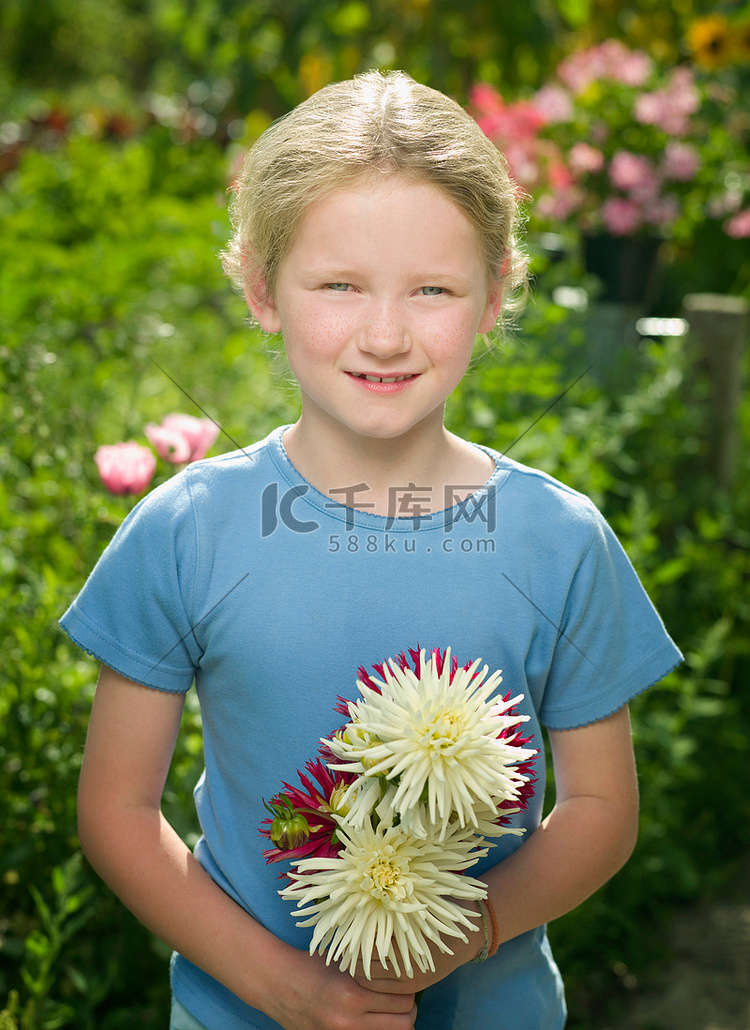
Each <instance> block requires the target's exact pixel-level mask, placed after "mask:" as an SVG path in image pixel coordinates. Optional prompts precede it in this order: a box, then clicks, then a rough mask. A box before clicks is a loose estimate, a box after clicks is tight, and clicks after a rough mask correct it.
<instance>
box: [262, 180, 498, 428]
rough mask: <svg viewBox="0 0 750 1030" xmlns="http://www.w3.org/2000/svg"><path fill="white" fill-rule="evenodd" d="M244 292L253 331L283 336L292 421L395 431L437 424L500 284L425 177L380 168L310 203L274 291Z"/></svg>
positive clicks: (491, 313) (463, 223)
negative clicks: (295, 415)
mask: <svg viewBox="0 0 750 1030" xmlns="http://www.w3.org/2000/svg"><path fill="white" fill-rule="evenodd" d="M248 300H249V302H250V305H251V308H252V310H253V312H254V314H255V315H256V317H257V318H258V321H259V323H260V325H261V327H262V328H263V329H265V330H266V331H268V332H274V333H276V332H281V333H282V334H283V337H284V344H285V346H286V351H287V355H288V358H289V363H290V365H291V368H292V371H293V372H294V375H295V377H296V379H297V381H298V383H299V386H300V389H301V391H302V414H301V418H300V427H304V429H305V430H306V431H307V432H310V431H312V432H315V431H317V430H323V431H325V433H327V438H328V439H330V432H331V431H332V430H333V431H334V433H336V434H344V436H343V438H345V439H349V440H356V439H357V438H359V439H361V438H368V439H372V438H377V439H383V440H386V439H390V440H394V439H397V438H400V437H402V436H404V435H406V434H410V433H414V432H415V431H417V429H419V430H420V431H423V430H424V429H425V428H427V429H429V428H430V427H432V426H434V427H435V428H438V429H439V430H441V431H442V420H443V408H444V404H445V400H446V398H447V397H448V395H449V394H450V392H451V391H452V390H453V389H454V387H455V386H456V385H457V384H458V383H459V381H460V380H461V378H462V376H463V375H464V372H465V371H466V367H467V365H468V363H469V360H470V358H471V354H472V350H473V347H474V342H475V338H476V334H477V333H478V332H479V333H481V332H489V330H490V329H491V328H492V327H493V326H494V324H495V321H496V319H497V315H498V312H499V309H500V301H501V289H500V284H499V283H495V284H489V285H488V281H487V272H486V268H485V264H484V261H483V258H482V255H481V252H480V248H479V243H478V240H477V235H476V231H475V229H474V227H473V226H472V225H471V223H470V222H469V220H468V219H467V218H466V216H465V215H464V214H463V212H462V211H461V210H460V209H459V208H458V207H457V206H456V205H455V204H454V203H453V202H452V201H451V200H449V199H448V198H447V197H446V195H445V194H443V193H442V192H441V191H440V190H438V189H437V188H436V187H434V186H432V185H429V184H427V183H424V182H418V183H414V182H409V181H407V180H405V179H402V178H399V177H397V176H391V177H386V178H383V179H380V178H372V179H367V180H364V181H363V182H362V183H361V184H360V185H356V186H354V187H351V188H347V189H344V190H340V191H338V192H335V193H333V194H331V195H329V196H327V197H325V198H324V199H322V200H320V201H318V202H316V203H315V204H313V205H311V207H310V208H308V210H307V212H306V214H305V217H304V219H303V220H302V224H301V226H300V230H299V233H298V235H297V237H296V239H295V242H294V244H293V245H292V247H291V250H290V251H289V253H288V254H287V256H286V258H285V259H284V261H283V262H282V264H281V267H280V269H279V274H278V276H277V280H276V286H275V289H274V292H273V295H272V296H268V297H265V298H258V297H255V298H254V297H252V296H249V297H248ZM322 438H323V437H321V439H322Z"/></svg>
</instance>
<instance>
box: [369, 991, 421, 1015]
mask: <svg viewBox="0 0 750 1030" xmlns="http://www.w3.org/2000/svg"><path fill="white" fill-rule="evenodd" d="M370 995H371V996H370V997H369V998H368V1000H367V1008H368V1010H369V1011H370V1012H391V1013H395V1014H396V1015H401V1014H402V1013H403V1014H408V1013H411V1014H412V1015H413V1017H414V1018H416V1014H417V1004H416V1000H415V997H414V992H413V991H412V992H411V993H409V994H405V993H403V992H394V993H390V994H387V993H385V992H382V993H381V992H378V991H371V992H370ZM414 1018H413V1019H412V1022H413V1021H414Z"/></svg>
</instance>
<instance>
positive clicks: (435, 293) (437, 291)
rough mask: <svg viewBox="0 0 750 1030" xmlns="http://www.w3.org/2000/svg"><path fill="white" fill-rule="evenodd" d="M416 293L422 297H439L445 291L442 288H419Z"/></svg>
mask: <svg viewBox="0 0 750 1030" xmlns="http://www.w3.org/2000/svg"><path fill="white" fill-rule="evenodd" d="M417 292H418V293H421V294H422V296H423V297H440V296H441V295H442V294H443V293H445V292H446V291H445V290H444V289H443V287H442V286H420V288H419V290H418V291H417Z"/></svg>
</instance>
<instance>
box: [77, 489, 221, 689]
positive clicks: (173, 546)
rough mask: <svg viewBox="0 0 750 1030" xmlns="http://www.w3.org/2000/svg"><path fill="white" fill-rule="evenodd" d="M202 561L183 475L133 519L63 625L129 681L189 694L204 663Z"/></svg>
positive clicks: (101, 561)
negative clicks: (199, 597)
mask: <svg viewBox="0 0 750 1030" xmlns="http://www.w3.org/2000/svg"><path fill="white" fill-rule="evenodd" d="M195 560H196V530H195V518H194V515H193V511H192V505H191V501H190V494H189V490H188V485H187V480H186V477H185V476H184V475H178V476H175V477H174V478H173V479H171V480H169V481H168V482H167V483H165V484H164V485H163V486H161V487H158V488H157V489H156V490H154V491H152V492H151V493H150V494H149V495H148V496H147V497H145V498H144V499H143V500H142V501H140V502H139V503H138V504H137V505H136V507H135V508H134V509H133V510H132V511H131V512H130V514H129V515H128V517H127V518H126V519H125V521H124V522H123V524H122V525H121V526H120V528H119V529H118V530H117V532H116V534H115V536H114V538H113V540H112V542H111V543H110V544H109V546H108V547H107V548H106V550H105V551H104V553H103V554H102V556H101V558H100V559H99V561H98V563H97V565H96V567H95V568H94V570H93V572H92V573H91V575H90V576H89V578H88V580H87V581H86V584H85V586H84V588H83V590H82V591H81V593H80V594H79V595H78V597H77V598H76V600H75V601H74V602H73V604H72V605H71V606H70V608H69V609H68V611H67V612H66V613H65V615H64V616H63V617H62V619H61V620H60V625H61V626H62V628H63V629H64V630H65V632H66V633H67V634H68V636H69V637H70V638H71V639H72V640H73V641H74V642H75V643H76V644H78V645H79V646H80V647H82V648H83V649H84V650H85V651H88V652H89V654H92V655H94V656H95V657H96V658H98V659H99V660H100V661H101V662H104V664H105V665H108V666H110V667H111V668H112V669H114V670H115V671H116V672H119V673H120V674H121V675H123V676H126V677H127V678H128V679H132V680H134V681H135V682H137V683H141V684H144V685H145V686H149V687H155V688H157V689H159V690H166V691H171V692H179V693H184V692H185V691H187V690H188V689H189V688H190V685H191V683H192V681H193V676H194V673H195V668H196V666H197V664H198V663H199V661H200V657H201V651H200V647H199V645H198V642H197V640H196V638H195V634H194V628H195V622H194V619H193V616H192V611H191V608H192V594H193V581H194V577H195Z"/></svg>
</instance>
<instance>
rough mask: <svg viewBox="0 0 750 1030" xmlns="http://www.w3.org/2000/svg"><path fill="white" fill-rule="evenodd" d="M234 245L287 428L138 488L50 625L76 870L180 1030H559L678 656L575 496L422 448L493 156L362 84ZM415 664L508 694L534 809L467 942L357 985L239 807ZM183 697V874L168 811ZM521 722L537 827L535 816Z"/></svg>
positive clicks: (500, 286)
mask: <svg viewBox="0 0 750 1030" xmlns="http://www.w3.org/2000/svg"><path fill="white" fill-rule="evenodd" d="M233 226H234V236H233V239H232V242H231V245H230V247H229V249H228V252H227V254H226V255H225V266H226V269H227V271H228V273H229V274H230V275H231V276H232V278H233V279H234V281H235V282H236V283H237V284H238V286H240V287H241V288H242V289H243V291H244V293H245V295H246V297H247V301H248V305H249V307H250V310H251V312H252V314H253V315H254V316H255V318H256V319H257V321H258V323H259V324H260V326H261V327H262V328H263V329H264V330H265V331H266V332H269V333H281V334H282V335H283V339H284V344H285V347H286V351H287V354H288V358H289V362H290V365H291V368H292V371H293V373H294V375H295V377H296V379H297V381H298V383H299V387H300V390H301V395H302V405H301V412H300V417H299V419H298V421H297V422H296V423H295V424H294V425H293V426H288V427H282V428H280V429H277V430H276V431H275V432H273V433H272V434H271V435H270V436H269V437H268V438H267V439H266V440H263V441H262V442H260V443H258V444H256V445H254V446H252V447H250V448H249V449H247V450H242V451H239V452H235V453H232V454H227V455H224V456H222V457H219V458H215V459H211V460H207V461H203V462H197V463H195V464H193V465H191V466H189V467H188V468H187V469H186V470H185V471H184V472H182V473H181V474H180V475H178V476H176V477H174V478H173V479H172V480H170V481H169V482H168V483H166V484H165V485H164V486H162V487H160V488H159V489H157V490H155V491H154V492H153V493H152V494H150V495H149V496H148V497H147V498H146V499H145V500H144V501H142V502H141V503H140V504H139V505H138V506H137V507H136V508H135V509H134V511H133V512H132V514H131V515H130V516H129V517H128V518H127V519H126V521H125V523H124V524H123V526H122V527H121V528H120V530H119V531H118V533H117V534H116V536H115V538H114V540H113V542H112V543H111V544H110V546H109V548H108V549H107V551H106V552H105V554H104V555H103V557H102V559H101V560H100V562H99V564H98V565H97V568H96V569H95V571H94V572H93V574H92V576H91V577H90V579H89V581H88V582H87V584H86V586H85V587H84V589H83V591H82V593H81V595H80V596H79V598H78V599H77V600H76V602H75V603H74V604H73V605H72V607H71V608H70V610H69V611H68V612H67V613H66V615H65V616H64V618H63V625H64V627H65V629H66V630H67V632H68V633H69V634H70V636H71V637H72V638H73V639H74V640H75V641H77V642H78V643H79V644H80V645H81V646H82V647H84V648H85V649H86V650H87V651H90V652H92V653H93V654H95V655H96V656H97V657H98V658H99V659H100V660H101V661H102V662H103V667H102V672H101V676H100V680H99V684H98V687H97V692H96V698H95V701H94V706H93V712H92V717H91V725H90V730H89V735H88V739H87V743H86V750H85V757H84V763H83V769H82V775H81V783H80V793H79V832H80V838H81V843H82V846H83V848H84V850H85V852H86V854H87V856H88V857H89V859H90V861H91V863H92V865H93V866H94V868H95V869H97V870H98V871H99V873H100V874H101V875H102V876H103V877H104V879H105V880H106V881H107V882H108V883H109V884H110V885H111V886H112V887H113V889H114V890H115V891H116V892H117V893H118V894H119V896H120V897H121V898H122V900H123V901H124V903H125V904H126V905H127V906H128V907H129V908H131V909H132V911H133V912H134V913H135V914H136V915H137V916H138V917H139V918H140V919H141V920H142V921H143V922H144V923H145V924H146V925H147V926H149V927H150V928H151V929H152V930H153V931H154V932H155V933H157V934H159V935H160V936H161V937H162V938H163V939H164V940H165V941H167V942H169V943H170V945H172V946H173V947H174V949H175V957H174V959H173V964H172V987H173V996H174V1004H173V1017H172V1027H173V1030H190V1028H196V1027H198V1028H200V1027H204V1028H207V1030H246V1028H255V1030H272V1028H278V1027H279V1026H281V1027H284V1028H286V1030H408V1028H411V1027H413V1026H415V1025H416V1027H418V1028H419V1030H438V1028H440V1030H462V1028H470V1030H483V1028H486V1030H489V1028H492V1030H558V1028H560V1027H561V1026H562V1025H563V1023H564V1020H565V1006H564V1000H563V991H562V984H561V980H560V976H559V973H558V971H557V968H556V966H555V963H554V961H553V959H552V956H551V954H550V950H549V947H548V944H547V938H546V935H545V929H544V925H545V923H546V922H547V921H548V920H550V919H554V918H555V917H556V916H559V915H561V914H562V913H564V912H567V911H568V910H569V909H571V908H572V907H574V906H575V905H577V904H578V903H579V902H580V901H582V900H583V899H584V898H585V897H587V896H588V895H589V894H591V893H592V891H594V890H596V889H597V888H598V887H599V886H600V885H601V884H602V883H604V882H605V881H606V880H607V879H608V878H609V877H610V876H612V874H613V873H614V872H615V871H616V870H617V869H618V868H619V867H620V866H621V865H622V864H623V862H625V860H626V859H627V857H628V856H629V854H630V852H631V850H632V848H633V845H634V842H635V837H636V828H637V785H636V773H635V767H634V762H633V752H632V746H631V737H630V727H629V720H628V709H627V702H628V700H629V699H630V698H631V697H633V696H634V695H635V694H637V693H638V692H640V691H642V690H644V689H645V688H646V687H648V686H649V685H650V684H652V683H654V682H655V681H657V680H658V679H660V678H661V677H662V676H663V675H664V674H665V673H666V672H667V671H668V670H669V669H671V668H672V667H673V666H674V665H675V664H676V663H677V662H678V660H679V658H680V655H679V652H678V651H677V649H676V648H675V646H674V644H673V643H672V642H671V640H670V639H669V637H668V636H667V634H666V633H665V631H664V628H663V626H662V624H661V622H660V620H659V617H658V615H657V614H656V613H655V611H654V609H653V608H652V606H651V604H650V602H649V600H648V598H647V597H646V595H645V593H644V591H643V589H642V587H641V586H640V584H639V582H638V580H637V578H636V576H635V573H634V572H633V570H632V567H631V566H630V564H629V562H628V560H627V558H626V556H625V554H624V552H623V551H622V549H621V548H620V546H619V544H618V543H617V541H616V540H615V538H614V537H613V535H612V533H611V531H610V530H609V528H608V526H607V524H606V523H605V521H604V520H603V518H602V517H601V516H600V515H599V513H598V512H597V511H596V509H595V508H594V507H593V505H592V504H591V503H590V502H589V501H588V500H587V499H586V498H584V497H582V496H581V495H580V494H578V493H576V492H575V491H573V490H571V489H569V488H568V487H566V486H564V485H562V484H560V483H558V482H556V481H554V480H553V479H551V478H550V477H549V476H547V475H544V474H542V473H540V472H537V471H535V470H533V469H530V468H525V467H523V466H520V465H518V464H516V463H514V462H512V461H510V460H508V459H507V458H504V457H502V456H501V455H499V454H497V453H495V452H493V451H491V450H489V449H487V448H484V447H479V446H476V445H473V444H470V443H467V442H466V441H465V440H462V439H459V438H458V437H456V436H454V435H453V434H451V433H450V432H448V430H447V429H446V428H445V427H444V425H443V408H444V404H445V400H446V398H447V396H448V394H449V393H450V392H451V390H453V388H454V387H455V386H456V384H457V383H458V382H459V380H460V379H461V377H462V376H463V374H464V372H465V371H466V367H467V364H468V362H469V359H470V357H471V353H472V348H473V346H474V343H475V339H476V335H477V333H487V332H490V331H491V330H492V328H493V327H494V325H495V323H496V321H497V319H498V318H499V316H500V314H501V310H502V308H503V305H504V304H506V305H507V303H508V302H509V301H510V300H512V297H513V294H514V293H515V292H516V291H517V289H518V288H519V286H521V284H522V283H523V280H524V264H523V260H522V257H521V255H520V253H519V250H518V248H517V243H516V228H517V221H516V200H515V196H514V190H513V186H512V184H511V182H510V181H509V178H508V174H507V170H506V166H505V163H504V161H503V159H502V158H501V156H500V155H499V154H498V152H497V150H496V149H495V147H494V146H493V145H492V144H490V143H489V141H488V140H487V139H486V138H485V136H484V135H483V133H482V132H481V131H480V130H479V129H478V128H477V126H476V125H475V123H474V122H473V121H472V119H471V118H470V117H468V115H466V113H465V112H463V111H462V110H461V108H460V107H459V106H458V105H456V104H455V103H453V101H451V100H449V99H447V98H446V97H444V96H442V95H441V94H439V93H437V92H435V91H434V90H431V89H428V88H426V87H424V86H420V85H418V84H417V83H415V82H414V81H412V80H411V79H410V78H409V77H408V76H407V75H405V74H403V73H394V74H389V75H381V74H380V73H377V72H373V73H369V74H367V75H363V76H361V77H358V78H356V79H354V80H353V81H351V82H345V83H341V84H338V85H333V86H329V87H326V88H325V89H323V90H321V91H320V92H319V93H318V94H316V95H315V96H313V97H312V98H311V99H309V100H308V101H306V102H305V103H303V104H302V105H301V106H300V107H298V108H297V109H296V110H295V111H293V112H292V113H291V114H290V115H288V116H287V117H286V118H283V119H281V120H280V121H278V122H276V123H275V124H274V125H273V126H271V128H270V129H269V130H268V131H267V132H266V133H265V135H264V136H263V137H262V138H261V140H260V141H259V142H258V143H257V144H256V146H255V147H254V148H253V149H252V150H251V152H250V154H249V155H248V158H247V160H246V163H245V166H244V169H243V171H242V174H241V176H240V178H239V181H238V183H237V184H236V186H235V197H234V206H233ZM417 643H418V644H419V646H421V647H424V648H425V649H427V650H428V651H429V650H430V649H431V648H433V647H437V648H441V649H442V648H445V647H447V646H450V647H451V648H452V651H453V653H454V654H455V655H456V656H457V657H458V659H459V662H460V663H461V664H463V663H465V662H469V661H471V660H473V659H475V658H479V657H481V658H482V659H483V660H484V662H486V663H487V665H488V666H489V667H490V669H491V670H492V669H502V670H503V680H504V685H503V690H507V689H511V690H512V691H513V693H514V694H515V693H523V695H524V701H523V703H522V711H523V712H524V713H525V714H526V715H528V716H529V718H530V721H529V722H528V723H527V724H526V728H527V729H528V730H529V731H530V734H531V736H532V737H533V740H532V744H531V746H532V747H537V748H538V749H539V754H540V757H539V759H538V760H537V769H536V772H537V782H536V794H535V797H534V798H533V800H532V801H531V803H530V804H529V806H528V809H527V810H526V811H525V812H523V813H520V814H519V815H518V816H516V817H515V818H516V820H517V825H519V826H523V827H524V828H525V830H526V833H525V836H524V837H522V838H519V837H516V836H510V835H508V836H503V837H501V838H499V839H498V841H497V846H496V847H495V848H493V849H492V850H491V851H490V856H489V857H488V858H486V859H484V860H483V861H482V862H481V863H480V865H478V866H476V867H475V868H474V869H473V870H472V874H476V875H479V876H481V877H482V878H483V879H484V880H485V882H486V884H487V886H488V890H489V899H490V902H491V904H492V906H493V908H494V910H495V912H496V913H497V918H498V927H497V929H496V930H492V929H491V930H488V932H487V933H488V936H489V938H490V939H489V940H487V939H486V938H485V935H483V934H482V933H481V931H480V932H479V933H475V934H469V935H468V936H469V940H468V942H467V943H465V944H462V943H459V944H455V945H454V947H453V953H452V954H449V955H444V954H437V955H436V957H435V962H436V971H435V973H433V974H421V973H420V974H417V975H416V976H415V977H414V978H413V979H408V978H405V977H402V978H396V977H395V976H394V974H393V972H392V971H390V970H389V969H386V968H383V967H378V968H377V970H376V973H375V976H374V977H373V979H372V980H366V979H364V978H362V977H355V978H352V977H351V976H349V975H348V974H346V973H342V972H340V971H339V970H337V969H336V968H335V967H329V966H326V964H325V962H324V960H323V959H321V958H320V956H315V957H311V956H310V955H309V954H308V952H307V944H308V942H309V933H310V931H309V930H302V929H299V928H297V927H296V926H295V923H294V919H293V918H292V917H291V915H290V911H291V909H290V906H289V904H288V903H286V902H284V901H283V900H282V899H280V898H279V896H278V890H279V881H278V870H277V869H276V868H274V867H273V866H270V867H268V866H266V865H265V863H264V860H263V857H262V842H261V840H260V839H259V836H258V827H259V825H260V824H261V821H262V819H263V818H264V810H263V807H262V799H263V798H264V797H266V798H270V797H272V796H273V795H274V794H275V792H276V791H277V789H278V784H279V782H280V780H281V779H282V778H289V777H291V776H293V775H294V772H295V770H296V769H298V768H302V767H303V765H304V762H305V761H306V760H307V759H308V758H310V757H311V756H313V755H314V754H315V752H316V750H317V745H318V740H319V738H321V737H325V736H327V735H328V734H329V733H330V732H331V731H332V730H333V729H335V728H336V723H337V718H336V716H334V714H333V709H334V705H335V703H336V699H337V697H338V696H339V695H342V694H343V695H346V696H350V697H351V696H353V688H354V682H355V679H356V670H357V668H358V667H359V666H361V665H364V666H367V667H368V668H369V667H370V666H372V664H374V663H376V662H379V661H383V660H384V659H386V658H388V657H391V656H394V655H396V654H397V653H399V652H401V651H403V650H405V649H407V648H409V647H415V646H416V645H417ZM193 681H194V682H195V685H196V689H197V691H198V696H199V698H200V703H201V708H202V715H203V726H204V735H205V771H204V774H203V776H202V778H201V781H200V783H199V784H198V787H197V788H196V804H197V809H198V813H199V816H200V821H201V827H202V831H203V835H202V837H201V839H200V841H199V842H198V844H197V846H196V848H195V854H192V853H191V852H190V851H189V850H188V848H187V847H186V846H185V845H184V844H183V842H182V841H181V840H180V839H179V838H178V837H177V835H176V834H175V832H174V831H173V830H172V828H171V827H170V826H169V825H168V824H167V823H166V821H165V820H164V818H163V816H162V814H161V811H160V798H161V793H162V789H163V786H164V782H165V777H166V775H167V770H168V768H169V762H170V757H171V754H172V750H173V746H174V742H175V737H176V734H177V730H178V726H179V722H180V714H181V711H182V706H183V699H184V695H185V692H186V691H187V690H188V689H189V687H190V686H191V684H192V683H193ZM543 725H544V726H546V728H547V731H548V733H549V740H550V744H551V751H552V755H553V759H554V772H555V778H556V803H555V806H554V809H553V810H552V812H551V813H550V815H549V816H548V817H547V818H546V819H545V820H544V821H543V822H540V819H541V809H542V800H543V798H542V793H543V784H544V782H545V774H544V769H543V767H542V766H543V758H542V756H543V745H542V739H541V732H542V730H541V727H542V726H543ZM477 918H478V913H477ZM493 938H494V945H495V946H496V945H497V944H500V947H499V948H498V949H497V950H496V952H495V953H494V955H492V956H491V957H490V958H489V959H488V960H487V961H472V960H475V959H477V958H478V957H479V958H481V959H483V958H484V956H485V954H486V950H487V949H486V945H487V944H492V943H493ZM490 950H492V949H490ZM480 952H481V954H480ZM422 990H424V995H423V996H422V998H421V1002H420V1006H419V1012H418V1015H417V1007H416V1005H415V993H416V992H418V991H422Z"/></svg>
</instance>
